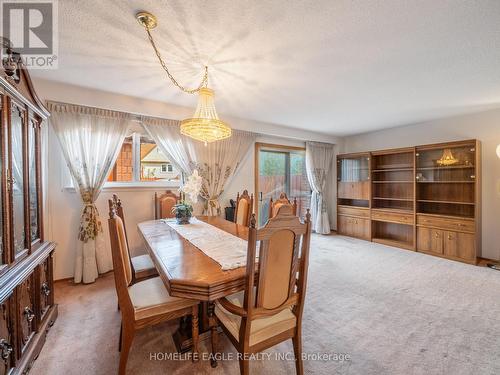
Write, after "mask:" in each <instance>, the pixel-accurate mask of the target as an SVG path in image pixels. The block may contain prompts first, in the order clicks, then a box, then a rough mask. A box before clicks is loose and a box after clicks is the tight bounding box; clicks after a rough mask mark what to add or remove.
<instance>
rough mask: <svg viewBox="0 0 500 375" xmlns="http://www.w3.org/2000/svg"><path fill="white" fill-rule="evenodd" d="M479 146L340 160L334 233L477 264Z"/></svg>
mask: <svg viewBox="0 0 500 375" xmlns="http://www.w3.org/2000/svg"><path fill="white" fill-rule="evenodd" d="M480 146H481V145H480V142H479V141H477V140H465V141H456V142H447V143H440V144H431V145H418V146H414V147H408V148H401V149H392V150H379V151H371V152H366V153H362V154H361V153H360V154H347V155H339V156H338V163H339V164H338V167H339V170H338V176H339V181H338V202H337V204H338V214H339V233H341V234H345V235H352V236H354V237H359V238H363V239H367V240H371V241H373V242H378V243H382V244H385V245H389V246H395V247H399V248H403V249H409V250H414V251H419V252H423V253H426V254H431V255H436V256H440V257H444V258H449V259H453V260H458V261H462V262H467V263H472V264H475V263H476V259H477V256H478V254H480V250H481V194H480V193H481V179H480V171H481V152H480ZM359 158H362V160H361V159H359ZM343 160H357V161H348V162H346V161H343ZM351 168H353V170H352V171H351V170H350V169H351ZM353 175H354V176H358V177H359V178H357V179H356V180H355V181H354V180H352V181H351V178H348V177H349V176H353ZM348 184H351V185H348ZM352 184H354V185H352ZM353 219H354V220H353ZM356 219H357V220H356ZM360 227H362V229H360Z"/></svg>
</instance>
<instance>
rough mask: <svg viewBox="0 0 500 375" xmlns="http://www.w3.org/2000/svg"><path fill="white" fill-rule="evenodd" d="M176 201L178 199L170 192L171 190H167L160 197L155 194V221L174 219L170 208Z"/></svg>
mask: <svg viewBox="0 0 500 375" xmlns="http://www.w3.org/2000/svg"><path fill="white" fill-rule="evenodd" d="M178 201H179V197H178V196H177V195H176V194H175V193H174V192H172V190H167V191H166V192H165V193H163V194H162V195H160V196H158V194H157V193H155V219H156V220H159V219H168V218H172V217H175V214H174V213H173V212H172V208H174V206H175V205H176V204H177V202H178Z"/></svg>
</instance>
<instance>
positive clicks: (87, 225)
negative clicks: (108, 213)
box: [78, 201, 102, 242]
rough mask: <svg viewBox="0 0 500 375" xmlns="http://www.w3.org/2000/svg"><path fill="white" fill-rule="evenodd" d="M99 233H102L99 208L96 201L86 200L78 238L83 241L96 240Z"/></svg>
mask: <svg viewBox="0 0 500 375" xmlns="http://www.w3.org/2000/svg"><path fill="white" fill-rule="evenodd" d="M99 233H102V224H101V219H100V218H99V210H98V209H97V206H96V205H95V202H92V201H84V202H83V209H82V216H81V218H80V230H79V233H78V239H79V240H80V241H82V242H87V241H88V240H94V239H95V238H96V237H97V236H98V235H99Z"/></svg>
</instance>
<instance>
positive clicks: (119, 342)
mask: <svg viewBox="0 0 500 375" xmlns="http://www.w3.org/2000/svg"><path fill="white" fill-rule="evenodd" d="M122 334H123V324H121V323H120V338H119V339H118V351H119V352H121V351H122Z"/></svg>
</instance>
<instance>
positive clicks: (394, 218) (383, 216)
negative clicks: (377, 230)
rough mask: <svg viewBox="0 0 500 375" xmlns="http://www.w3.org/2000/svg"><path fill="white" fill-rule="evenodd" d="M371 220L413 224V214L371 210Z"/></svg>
mask: <svg viewBox="0 0 500 375" xmlns="http://www.w3.org/2000/svg"><path fill="white" fill-rule="evenodd" d="M372 220H378V221H387V222H389V223H398V224H413V222H414V221H413V214H403V213H397V212H387V211H377V210H372Z"/></svg>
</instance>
